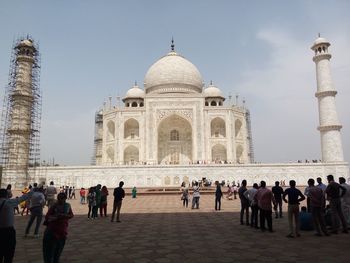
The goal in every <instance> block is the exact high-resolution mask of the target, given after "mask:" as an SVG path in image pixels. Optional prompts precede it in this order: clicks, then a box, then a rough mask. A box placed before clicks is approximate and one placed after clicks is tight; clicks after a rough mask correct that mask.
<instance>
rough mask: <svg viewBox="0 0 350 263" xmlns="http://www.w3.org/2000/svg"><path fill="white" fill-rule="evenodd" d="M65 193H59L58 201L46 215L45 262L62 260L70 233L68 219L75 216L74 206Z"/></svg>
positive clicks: (50, 262) (52, 262)
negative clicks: (72, 206) (67, 200)
mask: <svg viewBox="0 0 350 263" xmlns="http://www.w3.org/2000/svg"><path fill="white" fill-rule="evenodd" d="M66 199H67V196H66V194H65V193H59V194H58V195H57V202H56V203H55V204H54V205H53V206H51V207H50V208H49V211H48V212H47V214H46V216H45V222H44V225H46V230H45V232H44V238H43V256H44V263H54V262H57V263H58V262H59V261H60V256H61V253H62V251H63V248H64V245H65V243H66V238H67V234H68V220H69V219H71V218H73V212H72V208H71V206H70V204H69V203H67V202H66Z"/></svg>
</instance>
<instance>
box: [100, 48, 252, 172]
mask: <svg viewBox="0 0 350 263" xmlns="http://www.w3.org/2000/svg"><path fill="white" fill-rule="evenodd" d="M203 87H204V83H203V80H202V76H201V74H200V72H199V71H198V69H197V68H196V66H194V65H193V64H192V63H191V62H190V61H188V60H187V59H185V58H184V57H183V56H181V55H180V54H178V53H177V52H176V51H175V50H174V44H173V43H172V46H171V51H170V52H169V53H168V54H166V55H165V56H163V57H162V58H160V59H159V60H158V61H156V62H155V63H154V64H153V65H152V66H151V67H150V68H149V70H148V72H147V73H146V76H145V79H144V89H141V88H139V87H138V86H137V84H136V83H135V86H133V87H132V88H131V89H129V90H128V91H127V93H126V95H125V97H124V98H123V102H124V105H123V106H122V107H112V105H111V103H109V105H105V106H104V109H103V110H102V111H101V112H100V113H99V114H97V115H96V132H97V136H96V138H95V147H96V165H106V166H111V165H120V164H125V165H134V164H151V165H152V164H155V165H165V164H169V165H188V164H193V163H198V164H199V163H203V164H206V163H208V164H210V163H222V164H224V163H225V164H227V163H231V164H235V163H238V164H243V163H249V162H250V161H251V159H252V156H253V153H252V147H251V136H249V134H250V131H249V129H248V128H249V127H250V125H249V122H247V120H248V121H249V118H248V117H249V111H248V110H247V109H245V108H244V107H239V106H237V105H225V102H224V101H225V97H224V96H223V95H222V92H221V90H220V89H219V88H218V87H216V86H215V85H213V83H210V84H209V85H208V86H207V87H205V88H203Z"/></svg>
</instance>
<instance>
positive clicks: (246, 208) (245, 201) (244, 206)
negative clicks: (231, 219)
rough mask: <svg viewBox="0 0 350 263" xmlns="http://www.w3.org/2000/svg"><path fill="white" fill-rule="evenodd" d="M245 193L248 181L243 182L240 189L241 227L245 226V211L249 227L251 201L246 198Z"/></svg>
mask: <svg viewBox="0 0 350 263" xmlns="http://www.w3.org/2000/svg"><path fill="white" fill-rule="evenodd" d="M245 191H247V181H246V180H243V181H242V186H241V187H240V188H239V189H238V195H239V199H241V215H240V221H241V225H244V222H243V217H244V211H245V213H246V214H245V223H246V225H247V226H249V200H248V199H247V198H246V197H245V196H244V193H245Z"/></svg>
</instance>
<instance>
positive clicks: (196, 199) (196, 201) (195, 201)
mask: <svg viewBox="0 0 350 263" xmlns="http://www.w3.org/2000/svg"><path fill="white" fill-rule="evenodd" d="M194 207H196V208H197V209H199V196H196V197H193V199H192V209H194Z"/></svg>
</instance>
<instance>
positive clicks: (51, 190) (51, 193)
mask: <svg viewBox="0 0 350 263" xmlns="http://www.w3.org/2000/svg"><path fill="white" fill-rule="evenodd" d="M56 194H57V190H56V187H55V186H54V182H53V181H51V182H50V185H49V186H48V187H47V188H46V190H45V195H46V203H47V206H48V208H50V207H51V206H52V205H53V204H54V202H55V198H56Z"/></svg>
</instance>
